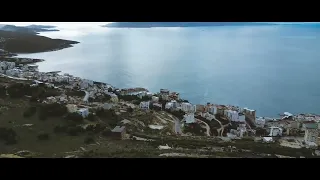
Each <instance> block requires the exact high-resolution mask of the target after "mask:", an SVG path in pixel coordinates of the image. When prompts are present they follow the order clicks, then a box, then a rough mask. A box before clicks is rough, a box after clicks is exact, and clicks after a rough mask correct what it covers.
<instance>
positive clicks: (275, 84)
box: [19, 25, 320, 117]
mask: <svg viewBox="0 0 320 180" xmlns="http://www.w3.org/2000/svg"><path fill="white" fill-rule="evenodd" d="M41 35H44V36H48V37H53V38H63V39H69V40H75V41H79V42H80V43H79V44H77V45H75V46H74V47H72V48H67V49H63V50H60V51H54V52H45V53H36V54H27V55H26V54H20V55H19V56H20V57H30V58H42V59H45V61H44V62H41V63H39V69H40V71H62V72H65V73H69V74H73V75H75V76H79V77H82V78H87V79H92V80H96V81H102V82H106V83H109V84H112V85H113V86H116V87H119V88H127V87H145V88H147V89H149V90H150V91H151V92H158V91H159V90H160V88H167V89H169V90H171V91H176V92H180V94H181V97H182V98H183V99H187V100H189V101H190V102H191V103H193V104H204V103H207V102H210V103H214V104H229V105H235V106H240V107H248V108H251V109H255V110H257V115H258V116H264V117H274V116H278V114H279V113H283V112H290V113H294V114H297V113H318V114H320V78H319V77H320V71H319V70H320V28H319V27H317V26H309V25H277V26H274V25H270V26H269V25H266V26H217V27H186V28H102V27H99V26H97V28H96V29H94V30H88V29H85V28H78V29H74V30H72V31H67V30H62V31H60V32H45V33H42V34H41Z"/></svg>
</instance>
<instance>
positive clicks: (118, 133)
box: [111, 126, 126, 139]
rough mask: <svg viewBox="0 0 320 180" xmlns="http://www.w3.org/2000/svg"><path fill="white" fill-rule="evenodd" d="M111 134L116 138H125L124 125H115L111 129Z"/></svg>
mask: <svg viewBox="0 0 320 180" xmlns="http://www.w3.org/2000/svg"><path fill="white" fill-rule="evenodd" d="M111 134H112V137H113V138H116V139H125V136H126V127H125V126H116V127H115V128H114V129H112V130H111Z"/></svg>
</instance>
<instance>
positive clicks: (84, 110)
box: [77, 108, 89, 118]
mask: <svg viewBox="0 0 320 180" xmlns="http://www.w3.org/2000/svg"><path fill="white" fill-rule="evenodd" d="M77 113H79V114H80V115H81V116H82V117H83V118H86V117H88V115H89V109H88V108H81V109H78V110H77Z"/></svg>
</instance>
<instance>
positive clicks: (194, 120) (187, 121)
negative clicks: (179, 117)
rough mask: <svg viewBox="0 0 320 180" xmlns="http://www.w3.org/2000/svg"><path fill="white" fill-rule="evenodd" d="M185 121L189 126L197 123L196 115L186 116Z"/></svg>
mask: <svg viewBox="0 0 320 180" xmlns="http://www.w3.org/2000/svg"><path fill="white" fill-rule="evenodd" d="M184 120H185V121H186V123H187V124H190V123H195V122H196V119H195V118H194V113H189V114H186V115H184Z"/></svg>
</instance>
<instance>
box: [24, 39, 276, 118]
mask: <svg viewBox="0 0 320 180" xmlns="http://www.w3.org/2000/svg"><path fill="white" fill-rule="evenodd" d="M48 37H49V38H50V36H48ZM78 43H79V42H78ZM78 43H76V44H78ZM70 47H73V46H70ZM66 48H68V47H66ZM62 49H64V48H62ZM62 49H55V50H49V51H45V52H50V51H58V50H62ZM28 54H33V53H23V54H20V53H19V54H18V55H19V56H21V55H23V56H26V57H28ZM21 59H29V58H21ZM30 59H31V58H30ZM43 61H45V59H42V60H41V61H38V62H34V63H35V64H37V65H39V66H40V64H38V63H39V62H43ZM57 71H59V69H57ZM66 73H67V72H66ZM79 77H81V76H79ZM81 78H83V77H81ZM107 84H108V85H111V86H113V85H112V84H109V83H107ZM118 88H125V87H118ZM126 88H130V87H126ZM184 99H188V98H187V97H184ZM278 113H281V112H277V114H278ZM274 116H276V115H268V116H265V117H274Z"/></svg>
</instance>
